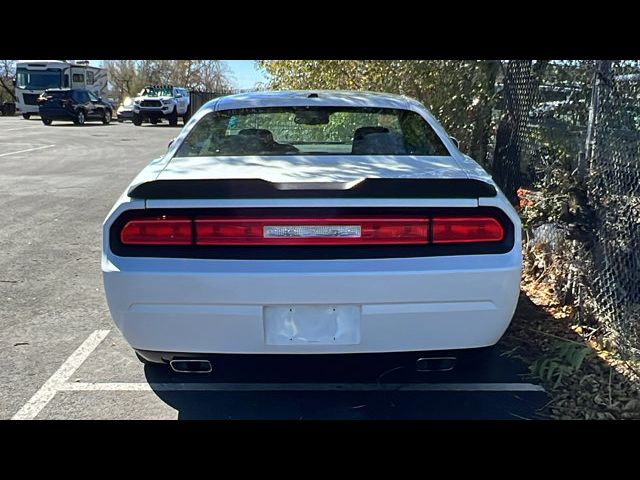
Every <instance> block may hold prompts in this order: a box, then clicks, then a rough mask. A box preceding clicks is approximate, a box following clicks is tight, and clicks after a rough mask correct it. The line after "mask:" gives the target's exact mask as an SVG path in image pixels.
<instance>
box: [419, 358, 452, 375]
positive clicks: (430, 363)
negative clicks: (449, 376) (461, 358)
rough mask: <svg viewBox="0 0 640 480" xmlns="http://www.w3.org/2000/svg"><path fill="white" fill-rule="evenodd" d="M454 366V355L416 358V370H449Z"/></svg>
mask: <svg viewBox="0 0 640 480" xmlns="http://www.w3.org/2000/svg"><path fill="white" fill-rule="evenodd" d="M455 366H456V357H426V358H419V359H418V360H416V370H417V371H418V372H449V371H451V370H453V368H454V367H455Z"/></svg>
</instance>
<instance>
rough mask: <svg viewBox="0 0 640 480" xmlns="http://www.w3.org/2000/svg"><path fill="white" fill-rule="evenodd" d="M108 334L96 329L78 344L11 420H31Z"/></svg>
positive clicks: (107, 331)
mask: <svg viewBox="0 0 640 480" xmlns="http://www.w3.org/2000/svg"><path fill="white" fill-rule="evenodd" d="M108 334H109V330H96V331H95V332H93V333H92V334H91V335H89V337H88V338H87V339H86V340H85V341H84V342H83V343H82V345H80V346H79V347H78V348H77V349H76V351H75V352H73V353H72V354H71V355H70V356H69V358H67V360H66V361H65V362H64V363H63V364H62V365H61V366H60V368H58V370H56V372H55V373H54V374H53V375H51V377H50V378H49V380H47V381H46V382H44V385H42V387H40V390H38V391H37V392H36V393H35V395H34V396H33V397H31V399H30V400H29V401H28V402H27V403H25V404H24V405H23V406H22V408H21V409H20V410H18V412H17V413H16V414H15V415H14V416H13V418H12V420H32V419H34V418H36V416H37V415H38V414H39V413H40V412H41V411H42V409H43V408H44V407H46V406H47V404H48V403H49V402H50V401H51V399H52V398H53V397H54V396H55V394H56V393H58V391H60V387H62V386H63V385H64V384H65V383H66V381H67V380H69V378H71V376H72V375H73V374H74V373H75V371H76V370H77V369H78V367H80V365H82V362H84V361H85V360H86V359H87V357H88V356H89V355H91V352H93V351H94V350H95V348H96V347H97V346H98V345H99V344H100V342H102V340H103V339H104V338H105V337H106V336H107V335H108Z"/></svg>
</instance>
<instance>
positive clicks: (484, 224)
mask: <svg viewBox="0 0 640 480" xmlns="http://www.w3.org/2000/svg"><path fill="white" fill-rule="evenodd" d="M503 238H504V229H503V228H502V225H500V222H498V220H496V219H495V218H491V217H464V218H459V217H436V218H433V219H432V220H431V241H432V242H433V243H470V242H499V241H501V240H502V239H503Z"/></svg>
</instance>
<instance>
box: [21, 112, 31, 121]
mask: <svg viewBox="0 0 640 480" xmlns="http://www.w3.org/2000/svg"><path fill="white" fill-rule="evenodd" d="M22 118H24V119H25V120H29V119H30V118H31V114H30V113H23V114H22Z"/></svg>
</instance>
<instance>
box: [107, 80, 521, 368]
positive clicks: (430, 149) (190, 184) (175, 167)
mask: <svg viewBox="0 0 640 480" xmlns="http://www.w3.org/2000/svg"><path fill="white" fill-rule="evenodd" d="M103 228H104V230H103V254H102V272H103V278H104V287H105V292H106V297H107V302H108V305H109V309H110V311H111V315H112V317H113V320H114V322H115V324H116V325H117V326H118V328H119V329H120V331H121V332H122V334H123V335H124V337H125V338H126V340H127V341H128V342H129V344H130V345H131V346H132V347H133V348H134V349H135V350H136V352H137V353H138V356H139V358H140V359H141V360H142V361H145V362H156V363H169V364H170V365H171V366H172V367H173V369H174V370H176V371H198V372H202V371H210V370H211V360H212V359H213V358H215V356H214V355H213V354H221V353H225V354H229V353H233V354H343V353H374V352H425V351H428V352H434V354H433V356H430V354H428V353H426V354H425V353H422V354H421V355H422V356H423V357H424V358H426V359H427V363H428V362H429V361H431V360H438V359H440V360H441V359H442V356H441V355H436V354H435V353H437V352H442V351H447V352H450V351H453V350H459V349H472V348H478V347H486V346H490V345H494V344H495V343H496V342H497V341H498V340H499V339H500V337H501V336H502V335H503V333H504V331H505V330H506V328H507V327H508V325H509V323H510V321H511V318H512V316H513V313H514V310H515V307H516V302H517V300H518V293H519V287H520V274H521V263H522V258H521V250H520V242H521V227H520V220H519V218H518V215H517V213H516V212H515V210H514V209H513V207H512V206H511V205H510V203H509V202H508V200H507V199H506V198H505V196H504V195H503V194H502V192H500V190H499V189H498V187H497V186H496V184H495V183H494V182H493V181H492V179H491V177H490V176H489V175H488V174H487V173H486V172H485V171H484V170H483V169H482V168H481V167H480V166H479V165H478V164H477V163H476V162H474V161H473V160H472V159H471V158H469V157H468V156H465V155H463V154H462V153H460V151H458V149H457V148H456V144H455V142H454V141H453V140H452V139H451V138H450V137H449V136H448V135H447V133H446V132H445V131H444V129H443V128H442V127H441V126H440V125H439V124H438V122H437V121H436V120H435V119H434V118H433V117H432V116H431V114H430V113H429V112H428V111H427V110H426V109H425V107H424V106H423V105H422V104H420V103H419V102H418V101H416V100H413V99H410V98H407V97H403V96H397V95H390V94H382V93H373V92H355V91H322V90H320V91H282V92H254V93H245V94H240V95H232V96H227V97H222V98H219V99H216V100H213V101H211V102H209V103H207V104H206V105H204V106H203V107H202V108H201V109H200V110H199V111H198V113H197V114H196V115H195V116H194V117H193V118H192V119H191V120H190V121H189V123H188V124H187V125H186V126H185V127H184V129H183V130H182V132H181V133H180V135H179V136H178V137H177V138H176V140H175V141H174V142H173V143H172V144H171V145H170V147H169V149H168V150H167V152H166V153H165V154H164V156H162V157H161V158H158V159H156V160H154V161H152V162H151V163H150V164H149V165H148V166H147V167H146V168H145V169H144V170H143V171H142V172H141V173H140V174H139V175H138V176H137V177H136V178H135V179H134V180H133V182H132V183H131V184H130V186H129V187H128V188H127V190H126V191H125V192H124V194H123V195H122V196H121V197H120V199H119V200H118V201H117V202H116V204H115V205H114V207H113V209H112V210H111V212H110V213H109V214H108V216H107V218H106V220H105V222H104V227H103ZM453 357H455V352H454V353H453ZM446 358H449V357H446ZM438 361H439V360H438ZM445 364H446V365H450V364H449V363H447V362H445ZM431 365H432V367H433V366H434V365H436V363H432V364H431ZM441 365H444V364H441ZM435 368H436V369H438V368H439V367H435ZM447 368H448V367H447ZM442 369H445V368H444V367H443V368H442Z"/></svg>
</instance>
